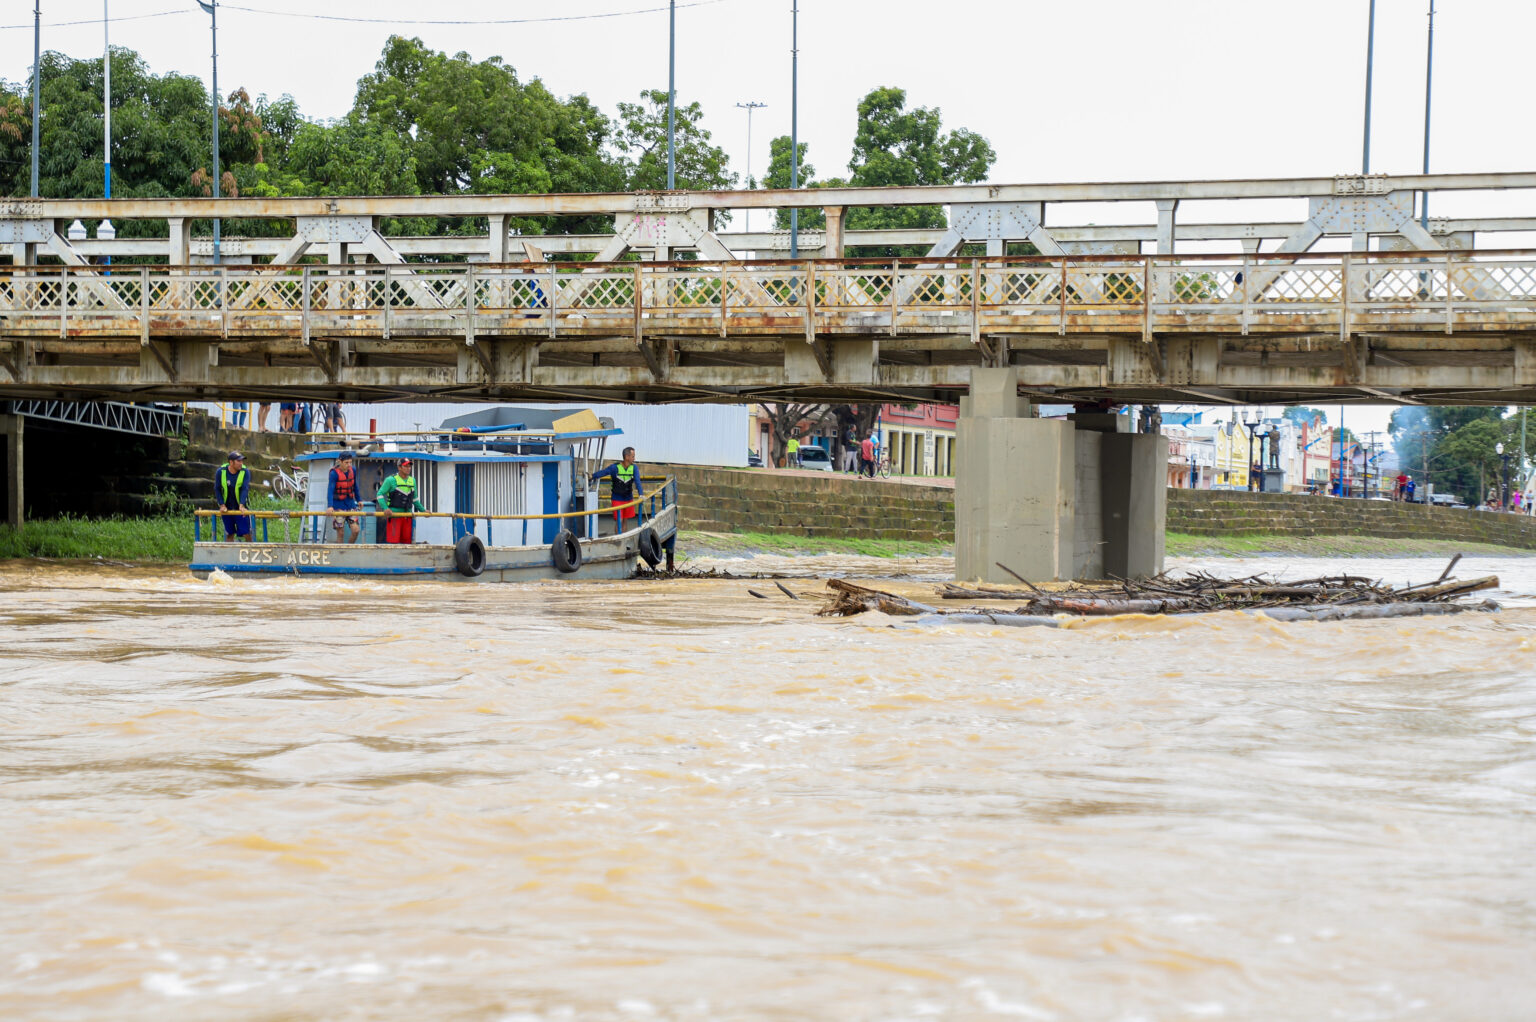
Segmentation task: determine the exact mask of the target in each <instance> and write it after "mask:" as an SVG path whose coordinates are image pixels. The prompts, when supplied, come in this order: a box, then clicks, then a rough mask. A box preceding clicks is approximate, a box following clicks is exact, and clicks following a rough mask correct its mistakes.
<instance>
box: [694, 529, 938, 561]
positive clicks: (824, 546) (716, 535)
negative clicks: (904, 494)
mask: <svg viewBox="0 0 1536 1022" xmlns="http://www.w3.org/2000/svg"><path fill="white" fill-rule="evenodd" d="M677 548H678V551H679V552H680V553H682V554H685V555H687V556H689V557H731V556H737V555H742V554H784V555H791V556H792V555H814V554H854V555H857V556H861V557H940V556H944V555H946V554H951V553H953V552H954V544H952V543H937V542H935V543H921V542H916V541H912V540H896V539H855V538H852V537H848V538H843V537H825V538H813V537H808V536H797V535H791V534H787V533H770V532H692V531H689V530H686V529H685V530H683V531H681V532H679V533H678V534H677Z"/></svg>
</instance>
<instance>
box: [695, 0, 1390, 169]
mask: <svg viewBox="0 0 1536 1022" xmlns="http://www.w3.org/2000/svg"><path fill="white" fill-rule="evenodd" d="M1371 2H1372V3H1374V2H1375V0H1371ZM676 187H677V0H667V191H669V192H670V191H672V190H673V189H674V188H676Z"/></svg>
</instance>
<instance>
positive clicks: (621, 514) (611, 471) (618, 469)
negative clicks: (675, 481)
mask: <svg viewBox="0 0 1536 1022" xmlns="http://www.w3.org/2000/svg"><path fill="white" fill-rule="evenodd" d="M604 476H607V477H608V478H609V479H612V480H613V491H612V493H611V494H610V497H611V499H610V500H609V501H608V503H609V504H610V505H612V506H613V507H614V508H615V510H614V512H613V525H614V531H615V532H623V531H624V520H625V519H626V518H634V517H637V515H636V511H637V509H638V507H639V505H635V506H634V507H620V505H621V504H628V503H629V502H630V501H632V500H634V499H635V498H636V497H643V496H645V487H643V486H641V485H640V466H639V465H637V464H635V449H634V448H633V447H626V448H624V460H623V461H616V462H614V463H613V464H612V465H609V466H608V467H607V468H605V469H601V470H599V471H597V472H594V473H592V482H593V484H594V485H596V483H597V481H598V480H599V479H602V478H603V477H604Z"/></svg>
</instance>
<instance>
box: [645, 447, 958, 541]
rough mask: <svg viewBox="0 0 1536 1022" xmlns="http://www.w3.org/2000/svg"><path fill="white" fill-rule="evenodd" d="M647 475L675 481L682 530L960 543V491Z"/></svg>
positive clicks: (708, 471)
mask: <svg viewBox="0 0 1536 1022" xmlns="http://www.w3.org/2000/svg"><path fill="white" fill-rule="evenodd" d="M645 472H646V474H647V475H662V474H665V475H671V476H676V477H677V494H678V497H677V499H678V510H679V512H680V513H681V519H682V527H683V528H685V529H697V530H700V531H704V532H782V533H792V534H794V535H797V536H817V537H830V536H844V537H851V538H857V539H895V540H905V541H907V542H933V541H939V542H943V543H950V542H953V541H954V538H955V499H954V498H955V491H954V490H951V489H949V488H947V487H943V486H915V485H908V484H905V483H890V482H883V481H873V482H872V481H870V480H868V479H863V480H860V479H859V478H858V477H856V476H850V475H844V474H841V473H837V474H834V473H831V472H829V473H827V475H826V477H825V478H821V477H813V476H781V475H770V474H769V473H766V472H744V471H733V470H731V469H723V468H699V467H696V466H691V465H646V466H645Z"/></svg>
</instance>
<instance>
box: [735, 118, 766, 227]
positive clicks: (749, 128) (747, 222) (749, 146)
mask: <svg viewBox="0 0 1536 1022" xmlns="http://www.w3.org/2000/svg"><path fill="white" fill-rule="evenodd" d="M767 105H768V104H767V103H758V102H756V101H755V100H749V101H747V102H745V103H737V104H736V106H737V108H738V109H741V110H745V111H746V112H747V187H748V188H751V187H752V111H754V110H761V109H762V108H763V107H765V106H767ZM743 219H744V220H745V223H744V224H743V225H742V226H743V228H744V229H746V230H748V231H750V230H751V229H752V211H751V210H750V209H748V210H746V211H745V216H744V218H743Z"/></svg>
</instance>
